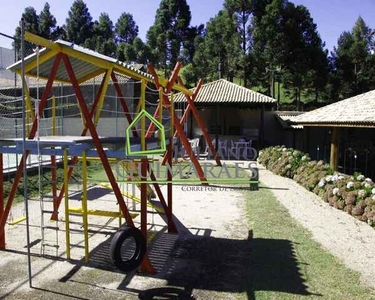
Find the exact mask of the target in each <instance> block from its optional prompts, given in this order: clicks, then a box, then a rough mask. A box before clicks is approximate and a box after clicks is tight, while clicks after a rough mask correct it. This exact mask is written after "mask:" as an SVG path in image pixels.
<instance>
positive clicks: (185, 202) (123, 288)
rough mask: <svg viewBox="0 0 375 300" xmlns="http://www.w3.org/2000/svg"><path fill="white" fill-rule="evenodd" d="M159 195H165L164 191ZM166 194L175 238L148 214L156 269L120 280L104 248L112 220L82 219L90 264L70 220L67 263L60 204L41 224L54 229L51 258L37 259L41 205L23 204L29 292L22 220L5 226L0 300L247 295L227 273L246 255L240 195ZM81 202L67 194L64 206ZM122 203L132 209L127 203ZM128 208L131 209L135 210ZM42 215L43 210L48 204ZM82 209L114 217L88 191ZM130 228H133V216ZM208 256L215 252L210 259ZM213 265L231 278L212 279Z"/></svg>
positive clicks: (109, 199)
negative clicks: (28, 251) (25, 207)
mask: <svg viewBox="0 0 375 300" xmlns="http://www.w3.org/2000/svg"><path fill="white" fill-rule="evenodd" d="M76 189H79V187H77V188H76ZM162 189H163V191H164V192H165V191H166V186H164V187H163V188H162ZM129 190H130V191H131V188H130V189H129ZM245 192H246V191H245ZM248 192H249V191H248ZM136 193H139V191H138V190H136ZM165 194H166V193H165ZM173 194H174V213H175V216H176V222H177V223H178V225H177V226H178V228H179V230H180V236H177V235H174V234H168V233H167V228H166V226H165V222H163V220H162V218H161V217H160V216H159V215H158V214H155V211H152V210H151V211H150V214H149V217H148V221H149V232H150V233H153V234H156V237H155V238H154V240H153V241H152V242H151V244H150V245H149V257H150V260H151V262H152V264H153V266H154V268H155V269H156V271H157V273H156V274H155V275H153V276H149V275H147V274H141V273H138V272H131V273H128V274H124V273H121V272H119V271H118V270H116V269H115V268H114V267H113V266H112V264H111V262H110V260H109V244H110V240H111V237H112V235H113V233H115V232H116V230H117V228H118V226H119V221H118V219H109V218H103V217H95V216H89V223H90V227H89V229H90V230H89V235H90V239H89V244H90V263H89V264H85V263H84V261H83V257H84V248H83V244H84V243H83V234H82V218H81V217H80V216H71V217H70V221H71V224H70V225H71V226H70V229H71V235H70V236H71V244H72V248H71V251H72V253H71V257H72V260H71V261H67V260H66V259H65V258H66V256H65V222H64V220H63V219H64V209H63V205H62V206H61V208H62V209H61V211H60V214H59V219H60V221H59V222H58V223H57V224H56V222H50V221H49V219H48V215H47V216H46V218H45V225H50V226H56V225H57V226H58V227H59V231H58V244H59V248H58V249H57V253H56V248H53V247H50V248H48V247H46V248H45V254H47V257H46V256H44V257H43V256H40V254H41V241H40V240H41V229H40V220H41V216H40V203H39V202H38V201H29V206H30V225H31V226H30V236H31V238H30V242H31V245H32V247H31V253H32V257H31V269H32V274H33V286H34V288H33V289H30V288H29V287H28V281H27V256H26V249H27V248H26V245H27V243H26V237H25V229H26V226H25V222H22V223H20V224H18V225H14V226H7V229H6V238H7V249H8V251H0V270H1V271H0V299H3V298H4V299H5V298H6V299H69V298H74V299H152V297H153V296H154V295H163V294H168V295H177V296H179V297H180V298H181V299H218V298H222V299H230V298H232V297H234V296H233V293H234V294H235V293H242V292H244V291H246V290H244V289H243V287H242V286H241V285H240V284H239V280H238V278H237V277H236V276H241V272H238V270H236V268H233V266H234V265H236V264H237V265H238V268H241V267H242V266H244V265H245V264H244V261H245V260H246V259H247V257H248V256H247V255H245V253H244V252H240V251H238V250H239V249H238V247H243V245H244V244H243V243H242V241H245V243H246V242H247V237H248V231H247V223H246V222H247V219H246V209H245V207H244V201H243V194H242V192H239V191H238V190H229V189H223V188H219V187H216V188H211V189H206V188H204V187H202V186H198V187H194V186H191V187H185V188H181V187H180V186H174V188H173ZM80 197H81V195H80V193H77V192H76V191H71V193H70V203H69V205H70V206H73V207H79V206H80V205H81V201H80ZM94 199H95V200H94ZM128 204H129V206H130V207H132V203H131V202H129V203H128ZM20 205H22V204H20ZM133 208H134V210H135V211H137V210H139V205H136V206H135V207H133ZM45 209H46V210H48V209H49V207H48V204H47V205H46V207H45ZM89 209H105V210H110V211H118V206H117V205H116V203H115V199H114V196H113V194H112V193H110V191H108V190H106V189H103V188H102V187H100V186H93V187H91V188H90V189H89ZM135 223H136V225H138V226H139V217H138V218H136V219H135ZM45 234H46V240H48V241H49V242H50V243H51V244H54V243H56V241H57V240H56V231H55V230H52V229H49V230H46V231H45ZM226 248H227V249H228V250H225V249H226ZM244 249H245V248H244ZM215 251H216V252H217V254H216V255H212V253H215ZM221 251H222V252H221ZM238 253H242V254H241V256H238V255H239V254H238ZM56 254H57V256H56ZM225 255H228V257H230V259H231V261H232V265H229V264H228V263H227V262H228V259H227V260H225ZM222 261H224V262H222ZM223 263H224V264H226V265H221V264H223ZM213 265H214V267H213ZM220 265H221V267H220ZM215 267H217V268H220V270H222V271H223V272H225V275H224V276H229V277H230V279H228V280H225V278H224V277H222V276H221V275H220V276H219V272H218V271H217V270H216V269H215ZM229 269H231V270H233V273H231V272H232V271H227V270H229ZM200 273H201V274H200ZM204 276H206V277H205V278H204ZM215 277H217V278H216V279H214V278H215ZM229 277H228V278H229ZM225 281H226V283H223V282H225ZM228 282H229V283H228ZM226 285H227V286H226Z"/></svg>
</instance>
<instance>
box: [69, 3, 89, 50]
mask: <svg viewBox="0 0 375 300" xmlns="http://www.w3.org/2000/svg"><path fill="white" fill-rule="evenodd" d="M68 15H69V17H68V18H67V19H66V39H67V40H68V41H70V42H73V43H75V44H77V45H81V46H88V47H90V48H93V43H92V39H91V38H92V36H93V25H94V23H93V22H92V17H91V15H90V13H89V9H88V8H87V6H86V4H85V2H83V0H75V1H74V2H73V4H72V6H71V8H70V10H69V12H68Z"/></svg>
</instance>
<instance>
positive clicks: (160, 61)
mask: <svg viewBox="0 0 375 300" xmlns="http://www.w3.org/2000/svg"><path fill="white" fill-rule="evenodd" d="M190 20H191V12H190V8H189V6H188V4H187V2H186V0H161V2H160V5H159V8H158V10H157V12H156V17H155V22H154V24H153V25H152V26H151V27H150V29H149V31H148V32H147V43H148V45H149V47H150V49H152V52H153V56H154V57H155V58H156V59H157V61H156V62H157V65H159V66H160V67H162V68H164V70H165V72H166V70H167V69H170V68H173V66H174V65H175V64H176V62H177V61H178V60H179V59H180V58H181V56H182V49H183V47H184V41H185V39H186V37H187V35H188V30H189V25H190Z"/></svg>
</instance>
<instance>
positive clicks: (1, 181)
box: [0, 153, 5, 250]
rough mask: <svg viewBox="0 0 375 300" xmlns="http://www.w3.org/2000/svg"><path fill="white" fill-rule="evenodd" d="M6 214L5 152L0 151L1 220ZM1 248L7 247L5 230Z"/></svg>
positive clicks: (0, 240)
mask: <svg viewBox="0 0 375 300" xmlns="http://www.w3.org/2000/svg"><path fill="white" fill-rule="evenodd" d="M3 214H4V165H3V154H2V153H0V220H1V218H2V217H3ZM0 249H2V250H3V249H5V232H3V233H2V234H0Z"/></svg>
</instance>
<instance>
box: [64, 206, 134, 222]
mask: <svg viewBox="0 0 375 300" xmlns="http://www.w3.org/2000/svg"><path fill="white" fill-rule="evenodd" d="M69 213H73V214H80V215H81V214H83V210H82V208H80V207H69ZM87 214H88V215H89V216H99V217H109V218H120V217H122V216H123V215H122V213H121V212H116V211H107V210H97V209H88V210H87ZM138 215H139V214H134V213H131V214H130V216H131V218H132V219H135V218H136V217H137V216H138Z"/></svg>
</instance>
